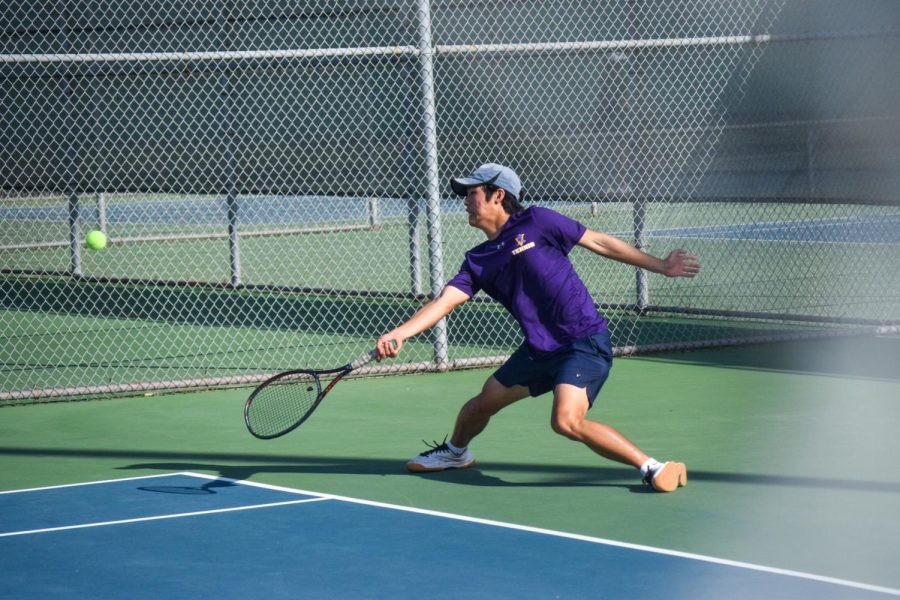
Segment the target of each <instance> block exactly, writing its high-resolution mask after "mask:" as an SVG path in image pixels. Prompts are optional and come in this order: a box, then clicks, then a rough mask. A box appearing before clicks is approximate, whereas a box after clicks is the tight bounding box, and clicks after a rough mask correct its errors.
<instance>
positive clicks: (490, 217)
mask: <svg viewBox="0 0 900 600" xmlns="http://www.w3.org/2000/svg"><path fill="white" fill-rule="evenodd" d="M498 195H499V194H495V195H494V196H493V197H492V198H488V196H487V194H486V193H485V191H484V188H483V187H481V186H478V187H473V188H469V191H468V193H467V194H466V199H465V201H464V203H465V206H466V213H468V215H469V225H471V226H472V227H478V228H479V229H484V226H485V225H488V224H490V223H493V222H494V221H495V220H496V218H497V216H498V211H499V212H500V213H502V212H503V205H502V204H501V202H500V201H499V200H498Z"/></svg>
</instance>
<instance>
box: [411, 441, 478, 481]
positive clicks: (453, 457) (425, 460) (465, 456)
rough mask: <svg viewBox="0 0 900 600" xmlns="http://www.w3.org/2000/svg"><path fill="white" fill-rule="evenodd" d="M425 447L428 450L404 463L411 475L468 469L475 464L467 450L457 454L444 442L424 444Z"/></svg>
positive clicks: (473, 458)
mask: <svg viewBox="0 0 900 600" xmlns="http://www.w3.org/2000/svg"><path fill="white" fill-rule="evenodd" d="M425 445H427V446H429V448H430V450H426V451H425V452H423V453H422V454H420V455H418V456H414V457H413V458H411V459H410V461H409V462H408V463H406V468H407V470H409V471H412V472H413V473H429V472H432V471H444V470H446V469H468V468H469V467H471V466H472V465H474V464H475V457H473V456H472V453H471V452H469V449H468V448H466V449H465V450H463V451H462V453H460V454H457V453H456V452H454V451H453V450H451V449H450V447H449V446H447V443H446V441H445V442H444V443H442V444H438V443H437V442H434V445H433V446H432V445H431V444H428V443H427V442H426V444H425Z"/></svg>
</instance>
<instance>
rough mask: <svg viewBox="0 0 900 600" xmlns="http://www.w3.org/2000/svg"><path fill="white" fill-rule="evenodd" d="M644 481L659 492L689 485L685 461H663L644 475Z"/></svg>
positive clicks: (671, 490) (672, 490)
mask: <svg viewBox="0 0 900 600" xmlns="http://www.w3.org/2000/svg"><path fill="white" fill-rule="evenodd" d="M644 483H645V484H647V485H648V486H650V487H651V488H653V489H654V490H656V491H657V492H674V491H675V490H677V489H678V488H680V487H684V486H686V485H687V468H686V467H685V466H684V463H680V462H671V461H670V462H667V463H662V464H661V465H659V466H658V467H656V468H655V469H653V470H651V471H648V472H647V474H646V475H644Z"/></svg>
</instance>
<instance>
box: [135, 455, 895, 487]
mask: <svg viewBox="0 0 900 600" xmlns="http://www.w3.org/2000/svg"><path fill="white" fill-rule="evenodd" d="M257 457H259V455H257ZM203 458H207V459H208V458H212V457H203V456H199V455H198V456H197V457H195V460H190V458H189V457H185V460H180V461H179V460H173V461H171V462H144V463H136V464H132V465H128V466H125V467H120V468H122V469H130V470H143V471H146V470H159V471H164V472H166V473H172V472H181V471H196V472H205V473H215V474H217V476H218V477H221V478H224V480H225V481H227V480H237V481H243V480H250V479H252V478H253V477H254V476H255V475H266V474H279V473H280V474H286V475H314V476H327V475H363V476H365V475H368V476H377V477H388V476H403V477H410V476H412V477H420V478H422V479H426V480H428V481H436V482H441V483H446V484H450V485H468V486H479V487H522V488H566V487H573V488H574V487H618V488H624V489H627V490H628V491H630V492H633V493H645V492H647V491H649V490H648V489H647V488H646V487H645V486H644V485H643V484H642V483H641V482H640V480H639V478H638V476H637V473H636V471H634V470H633V469H630V468H628V467H617V466H612V467H604V466H578V465H547V464H528V463H508V462H482V463H479V464H478V465H476V466H475V467H473V468H470V469H464V470H458V471H457V470H450V471H443V472H440V473H421V474H409V473H407V471H406V468H405V463H404V461H402V460H395V459H382V458H359V459H354V458H344V457H311V456H310V457H291V458H290V459H288V458H286V457H272V458H273V459H274V460H272V461H271V462H258V463H256V464H246V465H241V464H234V465H232V464H222V463H220V462H213V461H208V460H207V461H204V462H201V461H203ZM196 459H199V460H196ZM689 481H692V482H694V483H695V484H702V483H717V484H734V485H756V486H777V487H793V488H802V489H811V490H845V491H857V492H860V491H861V492H876V493H888V494H900V483H898V482H894V481H864V480H849V479H834V478H827V477H807V476H802V475H774V474H763V473H726V472H719V471H704V470H699V469H695V470H690V471H689ZM217 485H218V486H219V487H224V486H223V485H221V484H217ZM217 485H212V484H211V485H208V486H207V487H206V490H207V491H208V490H215V488H216V487H217ZM226 485H227V484H226ZM173 493H177V492H173ZM197 493H205V492H203V491H201V492H197Z"/></svg>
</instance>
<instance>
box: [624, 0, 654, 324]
mask: <svg viewBox="0 0 900 600" xmlns="http://www.w3.org/2000/svg"><path fill="white" fill-rule="evenodd" d="M640 4H641V0H629V2H628V20H629V23H628V34H629V38H630V39H632V40H637V39H641V31H640V22H639V19H640V15H639V14H638V12H639V10H640ZM640 52H641V50H640V48H633V49H632V50H631V52H630V54H629V55H628V78H629V79H628V107H627V110H628V123H629V131H628V180H629V181H628V191H629V194H630V195H631V198H632V221H633V225H634V245H635V247H636V248H638V249H640V250H644V251H645V252H646V251H647V248H648V244H647V239H646V236H645V234H644V226H645V220H646V217H647V213H646V210H647V201H648V198H647V187H648V186H647V182H646V181H645V177H646V173H645V172H644V164H645V161H646V156H645V153H644V122H643V119H644V115H643V112H644V111H643V106H642V102H643V98H642V97H641V96H642V94H643V81H641V78H642V77H643V75H644V73H643V64H642V61H641V56H640ZM635 287H636V289H635V310H636V312H637V313H638V314H642V313H643V312H644V311H645V310H646V308H647V306H648V305H649V304H650V289H649V287H648V281H647V271H646V270H645V269H640V268H636V269H635Z"/></svg>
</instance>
